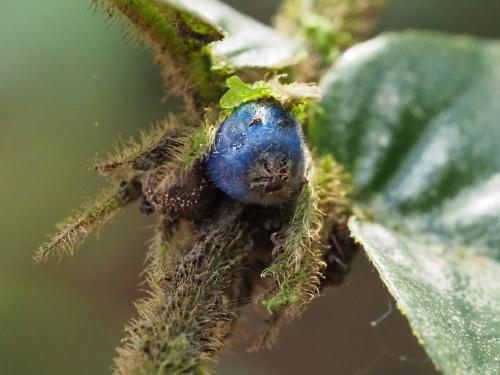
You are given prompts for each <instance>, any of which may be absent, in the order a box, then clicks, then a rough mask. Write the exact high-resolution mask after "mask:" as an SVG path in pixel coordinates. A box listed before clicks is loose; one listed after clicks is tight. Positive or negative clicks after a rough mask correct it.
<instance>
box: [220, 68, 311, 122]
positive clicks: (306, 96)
mask: <svg viewBox="0 0 500 375" xmlns="http://www.w3.org/2000/svg"><path fill="white" fill-rule="evenodd" d="M283 76H284V75H279V76H276V77H275V78H273V79H272V80H270V81H267V82H266V81H257V82H254V83H253V84H249V83H245V82H243V81H242V80H241V78H240V77H238V76H231V77H229V78H228V79H227V80H226V86H227V87H229V90H227V91H226V93H225V94H224V95H222V97H221V98H220V106H221V108H224V109H232V108H236V107H238V106H239V105H241V104H243V103H246V102H249V101H251V100H257V99H261V98H273V99H275V100H277V101H278V102H280V104H281V105H282V106H284V107H291V108H292V110H294V112H296V115H298V116H300V115H301V112H303V108H301V106H302V105H303V104H305V103H306V102H307V101H308V100H317V99H319V97H320V96H319V89H318V86H316V85H314V84H309V83H297V82H294V83H289V84H287V83H281V82H280V78H282V77H283Z"/></svg>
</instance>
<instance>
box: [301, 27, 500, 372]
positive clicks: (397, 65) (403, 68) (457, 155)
mask: <svg viewBox="0 0 500 375" xmlns="http://www.w3.org/2000/svg"><path fill="white" fill-rule="evenodd" d="M499 61H500V44H499V43H495V42H486V41H479V40H476V39H472V38H466V37H451V36H444V35H440V34H434V33H417V32H406V33H400V34H388V35H385V36H381V37H379V38H376V39H374V40H371V41H369V42H367V43H364V44H361V45H358V46H356V47H354V48H352V49H351V50H349V51H348V52H347V53H346V54H345V55H344V56H343V57H342V58H341V59H340V61H339V62H338V64H336V65H335V66H334V67H333V68H332V69H330V71H329V72H328V73H327V74H326V76H325V78H324V79H323V82H322V90H323V95H324V97H323V100H322V102H321V105H320V107H321V109H320V111H319V113H318V115H317V119H316V121H315V123H314V125H313V126H312V127H311V129H310V134H311V137H312V139H313V143H314V144H315V145H316V147H317V148H318V150H319V151H321V152H331V153H333V154H334V156H335V157H336V158H337V159H338V160H339V161H340V162H341V163H342V164H344V166H346V168H347V169H348V170H349V171H350V172H351V173H352V176H353V185H354V189H355V191H354V195H355V198H356V201H357V203H358V204H359V205H360V206H361V207H362V208H364V209H365V212H366V216H367V217H369V219H367V218H354V217H353V218H351V220H350V229H351V231H352V234H353V236H354V237H355V238H356V239H357V240H358V241H359V242H361V243H362V245H363V246H364V247H365V250H366V252H367V254H368V256H369V257H370V258H371V260H372V262H373V263H374V265H375V267H376V268H377V269H378V271H379V272H380V275H381V278H382V279H383V281H384V282H385V284H386V285H387V287H388V288H389V290H390V291H391V293H392V294H393V295H394V297H395V298H396V300H397V302H398V305H399V307H400V308H401V310H402V311H403V313H405V314H406V316H407V317H408V319H409V321H410V323H411V325H412V327H413V329H414V332H415V334H416V335H417V336H418V338H419V340H420V341H421V343H422V344H423V345H424V347H425V348H426V350H427V351H428V353H429V355H430V357H431V358H432V360H433V361H434V363H435V364H436V366H437V367H438V368H439V369H440V370H441V371H443V372H444V373H445V374H458V373H462V374H498V373H499V372H500V220H499V219H500V173H499V172H500V147H499V146H498V141H499V140H500V123H499V122H500V64H499V63H498V62H499Z"/></svg>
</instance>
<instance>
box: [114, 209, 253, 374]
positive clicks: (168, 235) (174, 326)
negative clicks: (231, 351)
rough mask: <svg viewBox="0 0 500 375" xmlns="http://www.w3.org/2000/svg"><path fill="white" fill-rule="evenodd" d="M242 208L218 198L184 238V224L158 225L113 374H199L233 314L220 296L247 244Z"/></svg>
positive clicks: (232, 306)
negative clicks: (211, 214) (146, 291)
mask: <svg viewBox="0 0 500 375" xmlns="http://www.w3.org/2000/svg"><path fill="white" fill-rule="evenodd" d="M241 211H242V209H241V206H240V205H239V204H235V203H226V204H223V207H221V208H220V209H219V210H218V213H217V214H216V215H215V218H214V219H212V220H209V221H207V222H205V223H204V224H203V225H202V226H201V227H198V228H197V229H196V233H193V234H194V238H193V239H192V240H188V243H187V244H186V243H185V242H186V238H190V236H191V235H192V234H191V235H190V233H189V228H186V226H189V225H188V224H186V223H185V222H184V223H183V224H182V222H180V223H177V224H176V225H175V228H170V229H168V230H163V234H160V236H161V237H160V239H158V238H157V240H156V241H155V244H156V247H157V249H156V250H154V249H153V251H152V253H151V254H150V260H151V261H152V262H153V263H152V264H151V265H150V267H149V269H148V280H149V286H150V295H149V297H148V298H146V299H145V300H143V301H141V302H140V303H138V305H137V310H138V313H139V318H138V319H136V320H134V321H132V322H131V323H130V325H129V326H128V327H127V328H126V333H127V337H126V339H125V344H124V346H123V347H122V348H120V349H118V357H117V358H116V360H115V363H116V368H115V373H116V374H122V375H125V374H126V375H131V374H153V373H154V374H169V375H170V374H202V373H205V372H206V369H205V368H206V367H205V366H206V365H207V364H208V363H210V360H211V358H212V356H213V354H214V353H215V352H216V351H217V350H218V349H220V347H221V345H222V340H223V339H224V337H225V336H226V335H227V333H228V331H229V329H230V327H231V322H232V321H233V320H234V319H235V318H236V312H237V311H236V310H237V304H235V303H233V302H232V301H228V300H227V298H226V291H227V290H228V289H229V288H230V287H231V285H232V283H233V282H234V281H235V279H236V278H237V276H238V274H239V271H240V270H241V267H242V264H243V259H244V257H245V254H246V252H247V250H248V248H249V243H248V241H247V240H246V238H245V232H244V230H243V228H242V225H241V220H239V217H240V215H241ZM166 254H168V255H169V256H168V257H167V256H166ZM175 254H177V256H175ZM176 259H177V261H176Z"/></svg>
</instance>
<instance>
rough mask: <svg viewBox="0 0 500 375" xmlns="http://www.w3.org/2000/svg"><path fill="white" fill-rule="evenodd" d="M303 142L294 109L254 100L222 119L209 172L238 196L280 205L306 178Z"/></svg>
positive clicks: (288, 198)
mask: <svg viewBox="0 0 500 375" xmlns="http://www.w3.org/2000/svg"><path fill="white" fill-rule="evenodd" d="M304 148H305V146H304V141H303V137H302V130H301V126H300V124H299V122H298V121H297V119H296V118H295V117H294V116H293V115H292V114H291V113H289V112H287V111H285V110H284V109H283V108H281V107H280V106H278V105H276V104H266V103H263V102H250V103H246V104H243V105H242V106H240V107H239V108H237V109H236V110H235V111H234V112H233V113H232V114H231V115H230V116H229V117H228V118H227V119H226V120H225V121H224V122H223V124H222V125H221V128H220V130H219V132H218V134H217V137H216V139H215V144H214V146H213V148H212V150H211V152H210V154H209V156H208V172H209V174H210V176H211V178H212V180H213V182H214V183H215V185H216V186H217V187H219V188H220V189H221V190H223V191H224V192H225V193H226V194H227V195H229V196H230V197H232V198H234V199H237V200H239V201H241V202H245V203H256V204H261V205H277V204H280V203H284V202H287V201H289V200H290V199H291V198H292V197H293V196H294V195H295V194H296V193H297V191H298V190H299V189H300V188H301V186H302V185H303V183H304V169H305V161H304V157H305V151H304Z"/></svg>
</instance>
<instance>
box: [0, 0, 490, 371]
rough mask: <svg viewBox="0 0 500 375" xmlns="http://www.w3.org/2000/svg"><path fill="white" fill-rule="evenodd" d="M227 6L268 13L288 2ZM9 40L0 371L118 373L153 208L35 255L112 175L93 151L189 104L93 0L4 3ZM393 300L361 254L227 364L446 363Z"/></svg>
mask: <svg viewBox="0 0 500 375" xmlns="http://www.w3.org/2000/svg"><path fill="white" fill-rule="evenodd" d="M230 3H231V4H232V5H233V6H235V7H236V8H238V9H240V10H242V11H244V12H246V13H247V14H250V15H252V16H254V17H257V18H259V19H261V20H262V21H264V22H270V19H271V16H272V14H273V13H274V11H275V9H276V8H277V6H278V4H279V1H276V0H273V1H270V0H259V1H255V0H254V1H246V2H245V1H243V0H239V1H237V0H232V1H230ZM499 20H500V2H499V1H498V0H491V1H487V0H481V1H478V0H476V1H470V0H455V1H453V0H447V1H445V0H392V1H391V2H389V5H388V6H387V8H386V9H385V10H384V12H383V14H382V16H381V19H380V23H379V29H380V30H397V29H404V28H408V27H412V28H427V29H435V30H448V31H454V32H461V33H474V34H477V35H481V36H485V37H498V36H500V22H499ZM0 47H1V52H0V173H1V176H2V182H1V183H0V210H1V211H0V375H12V374H15V375H17V374H22V375H24V374H39V375H44V374H107V373H109V368H110V366H111V363H112V362H111V361H112V357H113V355H114V348H115V347H116V346H117V345H119V343H120V338H121V336H122V332H123V327H124V324H125V322H126V321H127V319H129V318H131V317H133V316H134V307H133V304H132V301H134V300H135V299H136V298H137V297H138V296H139V295H140V289H141V287H140V286H139V283H140V281H141V279H140V277H139V274H140V272H141V269H142V262H143V259H144V255H145V249H146V243H147V239H148V235H149V234H150V233H151V232H150V227H151V225H152V223H153V221H152V219H151V218H147V217H143V216H141V215H140V214H139V213H138V210H137V208H136V207H130V209H128V210H127V211H126V214H125V215H121V216H119V217H118V218H117V219H116V220H114V221H113V223H112V224H110V225H108V226H106V227H105V228H104V229H103V230H102V231H101V233H100V236H99V238H98V239H97V237H96V236H91V238H90V239H89V240H87V241H86V242H85V244H84V245H83V246H82V248H81V249H80V250H79V251H78V252H77V253H76V254H75V256H73V257H68V258H66V259H64V260H63V261H62V262H61V263H60V264H55V262H50V263H49V264H47V265H44V266H34V265H33V263H32V260H31V256H32V253H33V251H34V250H35V249H36V247H37V246H38V244H39V243H40V242H42V241H44V240H45V238H46V234H47V233H50V232H52V231H53V228H54V224H55V223H56V222H58V221H59V220H60V219H62V218H64V217H66V216H67V215H68V214H71V213H72V210H74V209H75V208H77V207H79V205H80V202H81V201H82V200H83V199H84V198H85V197H91V196H92V195H93V194H95V193H96V192H97V191H98V190H99V189H100V188H101V187H102V186H104V183H103V181H102V179H100V178H99V177H97V176H96V175H95V174H94V173H93V172H92V171H91V170H90V168H89V167H90V165H91V164H92V160H93V159H94V157H95V156H96V154H98V153H100V154H102V153H104V152H106V151H107V150H110V149H111V148H112V146H113V145H114V144H115V143H116V140H117V139H118V138H119V137H121V138H123V139H126V138H128V137H129V136H131V135H136V134H138V132H139V129H141V128H143V127H145V126H147V125H148V124H152V123H155V122H157V121H159V120H161V119H162V118H163V117H164V116H165V115H166V114H167V113H168V112H169V111H172V110H176V109H178V108H179V103H178V102H176V101H175V100H173V99H168V98H167V97H166V95H165V93H164V91H163V89H162V86H161V82H160V75H159V73H158V69H157V68H156V67H155V66H154V64H153V62H152V56H151V53H150V51H148V50H147V49H146V48H144V47H142V46H134V45H133V44H132V43H130V42H129V41H128V40H127V39H126V38H125V37H124V26H123V25H122V24H120V23H110V22H109V20H108V19H107V18H106V17H104V16H103V15H101V14H95V13H94V12H93V11H92V8H91V6H90V0H79V1H70V0H45V1H39V0H23V1H18V0H1V1H0ZM390 306H392V302H391V300H390V298H389V296H388V295H387V292H386V291H385V289H384V287H383V286H382V285H381V283H380V281H379V280H378V276H377V275H376V273H375V272H374V270H373V269H372V268H371V266H370V265H369V264H368V262H367V260H366V259H365V257H364V256H363V255H362V254H360V255H359V256H358V257H357V259H356V260H355V262H354V264H353V270H352V272H351V274H350V275H349V277H348V279H347V281H346V282H345V284H344V285H343V286H342V287H339V288H334V289H329V290H326V291H325V292H324V293H323V296H322V297H320V298H318V300H317V301H316V302H314V303H313V304H312V306H311V307H310V308H309V309H308V310H307V311H306V313H305V314H304V316H303V318H302V319H301V320H300V321H297V322H295V323H294V324H292V325H289V326H287V327H286V328H285V329H283V331H282V334H281V336H280V340H279V343H278V344H277V345H276V347H275V348H274V349H273V350H271V351H264V352H260V353H250V354H249V353H246V351H245V348H244V347H243V346H242V345H238V344H237V343H235V344H234V345H232V346H231V348H229V349H227V350H225V351H224V353H223V354H222V356H221V361H220V363H219V365H218V367H217V369H218V372H219V373H220V374H277V375H279V374H312V375H320V374H341V375H342V374H358V375H361V374H403V373H404V374H433V373H435V370H434V369H433V366H432V364H431V363H430V362H429V360H428V359H427V357H426V355H425V353H424V352H423V350H422V349H421V348H419V347H418V345H417V343H416V340H415V339H414V338H413V336H412V335H411V332H410V329H409V327H408V325H407V323H406V321H405V319H404V318H403V317H402V316H401V315H400V314H399V313H398V312H397V311H396V310H395V309H394V310H391V309H390V308H389V307H390ZM386 313H387V314H386ZM379 318H383V319H381V320H380V323H379V324H378V325H377V326H375V327H373V326H371V325H370V322H372V321H374V320H377V319H379ZM247 320H248V321H251V319H250V318H247ZM239 335H241V336H242V338H244V337H243V334H242V333H240V334H239Z"/></svg>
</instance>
